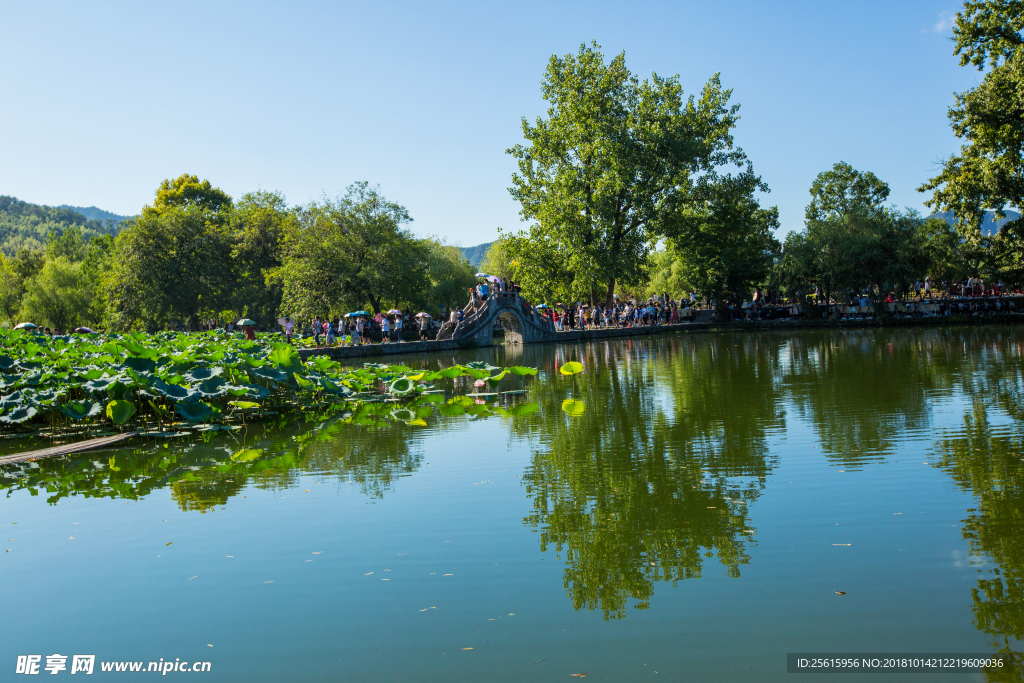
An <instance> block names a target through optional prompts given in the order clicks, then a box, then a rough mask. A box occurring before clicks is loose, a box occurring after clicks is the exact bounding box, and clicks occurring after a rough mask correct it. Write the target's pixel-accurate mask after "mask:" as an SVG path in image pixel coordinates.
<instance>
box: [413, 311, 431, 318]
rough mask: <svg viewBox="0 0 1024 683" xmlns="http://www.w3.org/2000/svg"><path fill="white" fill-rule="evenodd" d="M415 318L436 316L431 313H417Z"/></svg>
mask: <svg viewBox="0 0 1024 683" xmlns="http://www.w3.org/2000/svg"><path fill="white" fill-rule="evenodd" d="M414 317H416V318H433V317H434V316H432V315H430V314H429V313H423V312H420V313H417V314H416V315H415V316H414Z"/></svg>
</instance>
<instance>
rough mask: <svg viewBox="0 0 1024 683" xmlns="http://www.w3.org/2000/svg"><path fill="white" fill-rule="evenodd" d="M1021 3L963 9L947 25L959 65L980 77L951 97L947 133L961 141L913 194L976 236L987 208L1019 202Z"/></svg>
mask: <svg viewBox="0 0 1024 683" xmlns="http://www.w3.org/2000/svg"><path fill="white" fill-rule="evenodd" d="M1022 28H1024V5H1022V3H1021V2H1019V1H1018V0H980V1H972V0H968V2H965V3H964V8H963V10H962V11H961V12H959V13H958V14H957V17H956V23H955V25H954V26H953V38H954V44H955V48H954V54H956V55H959V56H960V64H961V66H967V65H971V66H974V67H976V68H977V69H978V70H979V71H984V72H985V73H984V76H983V77H982V79H981V82H980V83H978V85H976V86H975V87H973V88H971V89H969V90H966V91H964V92H962V93H957V94H956V95H955V103H954V105H953V106H952V107H950V109H949V120H950V124H951V126H952V128H953V132H954V133H955V134H956V135H957V137H959V138H962V139H964V140H965V141H966V142H965V143H964V144H963V145H962V146H961V147H960V151H959V153H957V154H954V155H952V156H950V157H949V158H948V159H947V160H946V161H945V162H944V163H943V165H942V171H941V172H940V173H939V175H937V176H935V177H934V178H932V179H930V180H929V181H928V182H926V183H924V184H923V185H922V186H921V187H920V188H919V189H920V190H921V191H923V192H926V191H930V192H931V197H930V199H929V200H928V202H927V205H928V206H931V207H936V208H938V209H939V210H942V211H946V210H952V211H953V212H954V213H955V215H956V217H957V220H958V221H959V222H960V223H961V224H962V226H963V227H964V228H965V229H968V230H970V229H973V230H977V229H978V227H979V225H980V224H981V220H982V218H983V213H984V210H985V209H986V208H993V209H996V210H1001V209H1004V208H1006V207H1007V206H1015V207H1019V206H1021V205H1022V201H1024V164H1022V163H1021V159H1022V158H1024V107H1022V105H1021V103H1022V102H1024V52H1022V50H1021V47H1022V46H1024V39H1022V37H1021V34H1020V32H1021V30H1022Z"/></svg>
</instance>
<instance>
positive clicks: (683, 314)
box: [538, 292, 697, 332]
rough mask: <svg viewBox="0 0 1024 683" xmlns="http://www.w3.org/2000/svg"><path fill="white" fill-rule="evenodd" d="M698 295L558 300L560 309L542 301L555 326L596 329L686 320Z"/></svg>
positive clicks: (542, 306) (691, 312)
mask: <svg viewBox="0 0 1024 683" xmlns="http://www.w3.org/2000/svg"><path fill="white" fill-rule="evenodd" d="M696 303H697V302H696V297H694V296H692V295H691V299H690V300H685V299H684V300H680V301H676V300H675V299H672V298H671V297H670V296H669V295H668V292H664V293H663V294H661V295H659V296H656V297H653V296H652V297H649V298H647V299H643V298H640V299H637V298H636V297H635V296H633V295H629V296H628V297H627V298H626V299H625V300H622V299H620V297H619V295H617V294H616V295H615V297H614V303H613V304H612V305H611V306H607V305H605V304H601V303H597V304H594V305H593V306H592V305H590V304H588V303H585V302H577V303H575V304H571V305H565V304H562V303H558V304H555V305H556V306H557V308H556V309H551V308H548V307H547V306H545V305H541V306H539V307H538V308H541V309H542V310H543V311H544V313H543V314H544V315H547V316H550V318H551V321H552V322H553V323H554V326H555V330H557V331H559V332H565V331H568V330H593V329H599V328H608V327H648V326H654V325H674V324H677V323H682V322H686V321H688V320H690V319H692V317H693V309H694V308H696Z"/></svg>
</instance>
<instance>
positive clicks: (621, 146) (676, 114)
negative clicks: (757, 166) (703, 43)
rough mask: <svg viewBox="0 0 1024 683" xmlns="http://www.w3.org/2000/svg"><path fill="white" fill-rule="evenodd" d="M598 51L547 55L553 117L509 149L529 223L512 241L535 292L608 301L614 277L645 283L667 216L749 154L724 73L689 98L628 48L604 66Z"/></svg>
mask: <svg viewBox="0 0 1024 683" xmlns="http://www.w3.org/2000/svg"><path fill="white" fill-rule="evenodd" d="M599 50H600V46H599V45H597V43H592V44H591V45H590V46H587V45H581V46H580V49H579V51H578V53H577V54H569V55H565V56H564V57H558V56H557V55H553V56H552V57H551V59H550V60H549V62H548V66H547V69H546V71H545V74H544V79H543V81H542V84H541V90H542V93H543V96H544V99H545V100H547V101H548V102H549V104H550V107H549V109H548V112H547V117H546V118H545V117H538V118H537V120H536V121H535V122H534V123H533V124H531V123H529V122H528V121H527V120H526V119H525V118H524V119H523V122H522V127H523V136H524V137H525V138H526V144H519V145H516V146H514V147H512V148H511V149H509V150H508V153H509V154H511V155H512V156H514V157H515V158H516V159H517V161H518V166H519V172H518V173H516V174H514V175H513V178H512V187H511V188H510V192H511V193H512V196H513V197H514V198H515V199H516V200H518V201H519V202H520V204H521V206H522V209H521V212H520V214H521V216H522V218H523V219H524V220H527V221H533V224H532V225H531V227H530V228H529V230H528V231H527V232H525V233H520V234H518V235H514V236H506V238H505V248H506V252H507V253H508V256H509V258H510V259H511V260H512V261H517V262H519V263H521V264H522V266H521V267H520V268H519V269H518V270H517V271H516V276H517V278H518V279H520V280H521V281H522V282H523V285H524V290H525V291H526V292H527V294H528V295H530V294H532V295H535V296H541V297H543V296H545V295H548V294H549V293H552V294H555V295H560V296H566V297H570V298H579V297H584V296H588V297H590V298H597V297H598V296H599V295H600V296H601V297H602V298H604V299H606V300H607V301H608V302H609V303H610V302H611V300H612V294H613V293H614V289H615V285H616V283H617V282H620V283H623V282H625V283H628V282H640V281H642V280H643V277H644V276H645V266H646V264H647V256H648V254H649V253H650V251H651V250H652V248H653V246H654V244H655V243H656V242H657V240H658V239H659V238H660V237H662V236H663V235H664V234H665V233H666V226H667V224H669V223H670V222H671V221H672V220H673V219H674V218H675V216H676V214H677V213H678V212H680V211H682V210H684V209H685V208H686V207H687V206H688V205H689V204H690V203H692V202H693V201H694V199H695V198H696V197H695V195H698V194H699V190H700V189H702V188H706V187H708V186H710V185H712V184H713V183H714V182H715V181H716V179H717V169H718V168H719V167H720V166H723V165H725V164H735V165H738V166H742V165H744V163H745V161H746V157H745V155H744V154H743V152H742V150H740V149H738V148H736V147H734V145H733V139H732V129H733V128H734V127H735V125H736V122H737V120H738V118H739V117H738V114H737V112H738V105H731V106H730V105H729V98H730V96H731V92H732V91H730V90H724V89H723V88H722V86H721V82H720V80H719V77H718V76H717V75H715V76H714V77H713V78H712V79H711V80H710V81H708V83H707V84H706V85H705V86H704V89H703V91H702V92H701V96H700V98H699V99H697V98H695V97H694V96H690V97H689V98H688V99H684V97H683V91H682V87H681V85H680V84H679V79H678V77H677V76H673V77H668V78H663V77H660V76H658V75H657V74H652V76H651V78H650V80H644V81H640V80H639V79H638V78H637V77H636V76H634V75H633V74H632V73H630V71H629V70H628V69H627V68H626V63H625V54H619V55H618V56H616V57H614V58H613V59H612V60H611V61H610V62H607V63H606V62H605V59H604V56H603V55H602V54H601V52H600V51H599ZM535 268H536V269H538V270H537V271H536V272H535V271H534V269H535Z"/></svg>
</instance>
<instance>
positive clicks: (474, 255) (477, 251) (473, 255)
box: [462, 242, 494, 270]
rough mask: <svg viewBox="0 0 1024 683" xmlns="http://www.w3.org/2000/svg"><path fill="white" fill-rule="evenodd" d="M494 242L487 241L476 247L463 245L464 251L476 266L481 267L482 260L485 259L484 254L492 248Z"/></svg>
mask: <svg viewBox="0 0 1024 683" xmlns="http://www.w3.org/2000/svg"><path fill="white" fill-rule="evenodd" d="M492 244H494V242H486V243H485V244H478V245H476V246H475V247H462V253H463V255H465V257H466V259H467V260H468V261H469V262H470V263H471V264H472V265H473V267H474V268H476V269H478V270H479V268H480V262H481V261H483V260H484V254H486V253H487V250H488V249H490V248H491V245H492Z"/></svg>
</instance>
